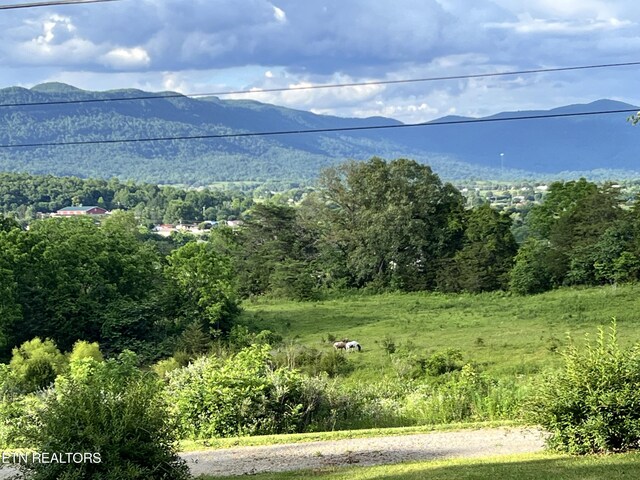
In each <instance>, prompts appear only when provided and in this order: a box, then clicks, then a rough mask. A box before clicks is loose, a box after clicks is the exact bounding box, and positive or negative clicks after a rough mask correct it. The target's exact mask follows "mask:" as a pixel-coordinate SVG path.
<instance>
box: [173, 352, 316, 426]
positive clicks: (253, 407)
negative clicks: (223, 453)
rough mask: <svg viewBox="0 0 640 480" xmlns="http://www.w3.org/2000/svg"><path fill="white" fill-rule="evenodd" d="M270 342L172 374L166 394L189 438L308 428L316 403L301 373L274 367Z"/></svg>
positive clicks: (204, 361) (197, 362)
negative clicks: (307, 399)
mask: <svg viewBox="0 0 640 480" xmlns="http://www.w3.org/2000/svg"><path fill="white" fill-rule="evenodd" d="M269 349H270V348H269V346H268V345H253V346H251V347H249V348H246V349H243V350H241V351H240V352H238V353H237V354H235V355H232V356H230V357H228V358H226V359H222V358H220V357H215V356H209V357H202V358H199V359H197V360H195V361H194V362H193V363H192V364H190V365H189V366H187V367H185V368H183V369H179V370H174V371H173V372H170V373H169V374H168V377H169V386H168V396H169V399H170V402H171V403H172V404H173V405H175V408H176V412H177V415H178V417H179V418H180V423H181V426H182V431H183V434H184V435H186V436H189V437H196V438H204V437H219V436H223V437H224V436H232V435H251V434H271V433H289V432H296V431H302V430H304V429H305V426H306V424H308V422H309V418H310V416H311V415H312V413H313V410H314V408H315V404H314V403H313V402H309V401H306V398H307V397H306V394H305V389H304V386H303V382H302V376H301V375H300V374H299V373H297V372H295V371H292V370H289V369H286V368H278V369H276V370H273V369H272V368H271V366H270V358H271V357H270V354H269Z"/></svg>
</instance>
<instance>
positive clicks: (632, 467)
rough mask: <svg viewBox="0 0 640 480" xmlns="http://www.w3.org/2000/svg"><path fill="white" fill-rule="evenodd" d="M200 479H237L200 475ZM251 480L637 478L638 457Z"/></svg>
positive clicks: (494, 461) (466, 463)
mask: <svg viewBox="0 0 640 480" xmlns="http://www.w3.org/2000/svg"><path fill="white" fill-rule="evenodd" d="M200 478H201V480H213V479H214V478H215V479H221V478H226V479H232V478H237V477H211V476H203V477H200ZM251 478H253V479H255V480H280V479H283V480H286V479H294V478H317V479H318V480H347V479H348V480H377V479H383V478H384V479H398V480H422V479H425V478H428V479H429V480H481V479H482V480H484V479H501V480H503V479H510V480H601V479H618V478H628V479H634V478H640V454H638V453H630V454H619V455H593V456H587V457H569V456H563V455H552V454H544V453H542V454H532V455H512V456H505V457H494V458H487V459H470V460H466V459H465V460H445V461H427V462H412V463H404V464H396V465H381V466H376V467H349V468H332V469H326V470H319V471H302V472H287V473H274V474H258V475H252V476H251Z"/></svg>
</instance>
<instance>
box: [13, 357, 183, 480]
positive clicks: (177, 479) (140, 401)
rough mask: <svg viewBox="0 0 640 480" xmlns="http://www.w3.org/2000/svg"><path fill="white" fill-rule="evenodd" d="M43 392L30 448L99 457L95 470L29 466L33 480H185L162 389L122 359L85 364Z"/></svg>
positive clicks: (79, 466)
mask: <svg viewBox="0 0 640 480" xmlns="http://www.w3.org/2000/svg"><path fill="white" fill-rule="evenodd" d="M76 362H77V364H76V365H72V367H75V368H72V369H71V373H69V374H67V375H64V376H60V377H58V379H57V380H56V383H55V388H54V389H52V390H50V391H49V392H47V395H46V396H45V399H44V404H43V406H42V408H41V409H39V411H38V413H37V418H36V423H35V425H33V428H30V429H28V430H27V441H28V444H29V446H30V447H32V448H33V449H34V451H37V452H79V453H85V452H89V453H98V454H100V463H95V462H94V463H92V462H86V463H81V464H75V463H37V462H34V463H30V464H28V465H23V466H22V467H21V468H23V469H24V470H25V472H24V473H26V474H27V476H28V478H29V479H33V480H41V479H42V480H44V479H47V480H61V479H68V480H71V479H73V480H84V479H87V480H89V479H92V480H181V479H187V478H190V474H189V470H188V467H187V465H186V463H185V462H184V461H183V460H181V459H180V458H179V457H178V455H177V453H176V450H175V440H176V436H175V432H176V429H175V424H174V422H173V421H172V420H171V419H170V417H169V415H168V406H167V404H166V401H165V399H164V397H163V395H161V392H162V383H161V382H160V380H159V379H158V378H157V377H156V376H155V375H153V374H151V373H148V372H142V371H140V370H139V369H138V368H137V358H136V356H135V354H133V353H131V352H124V353H123V354H121V355H120V356H119V358H118V359H117V360H115V359H114V360H108V361H106V362H97V361H96V360H94V359H92V358H84V359H80V360H77V361H76Z"/></svg>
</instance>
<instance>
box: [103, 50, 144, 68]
mask: <svg viewBox="0 0 640 480" xmlns="http://www.w3.org/2000/svg"><path fill="white" fill-rule="evenodd" d="M101 62H102V63H103V64H104V65H106V66H108V67H111V68H115V69H135V68H140V67H147V66H149V64H150V63H151V58H150V57H149V54H148V53H147V51H146V50H145V49H144V48H142V47H134V48H114V49H113V50H111V51H109V52H107V53H106V54H104V55H102V57H101Z"/></svg>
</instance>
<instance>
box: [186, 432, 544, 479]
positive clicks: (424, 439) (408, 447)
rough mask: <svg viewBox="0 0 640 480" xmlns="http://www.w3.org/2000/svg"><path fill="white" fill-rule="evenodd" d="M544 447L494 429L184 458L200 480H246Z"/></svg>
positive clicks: (535, 439)
mask: <svg viewBox="0 0 640 480" xmlns="http://www.w3.org/2000/svg"><path fill="white" fill-rule="evenodd" d="M543 447H544V435H543V434H542V433H541V432H540V431H539V430H536V429H534V428H491V429H479V430H463V431H455V432H434V433H425V434H416V435H398V436H390V437H373V438H357V439H351V440H334V441H325V442H310V443H296V444H284V445H270V446H264V447H238V448H228V449H220V450H209V451H202V452H190V453H183V454H182V457H183V458H184V459H185V460H187V462H188V463H189V467H190V468H191V471H192V472H193V473H194V475H200V474H205V473H206V474H209V475H246V474H251V473H258V472H283V471H287V470H302V469H316V468H322V467H327V466H347V465H380V464H385V463H398V462H405V461H409V460H430V459H446V458H461V457H465V458H472V457H488V456H493V455H507V454H515V453H533V452H538V451H541V450H542V449H543Z"/></svg>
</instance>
